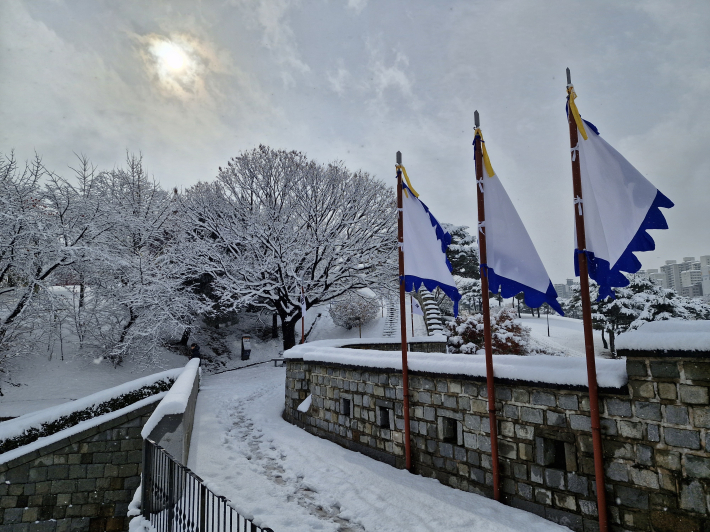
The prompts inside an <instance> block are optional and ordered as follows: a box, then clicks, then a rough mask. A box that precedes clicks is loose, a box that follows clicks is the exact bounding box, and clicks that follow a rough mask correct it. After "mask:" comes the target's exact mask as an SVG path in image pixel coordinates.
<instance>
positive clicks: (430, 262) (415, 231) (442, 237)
mask: <svg viewBox="0 0 710 532" xmlns="http://www.w3.org/2000/svg"><path fill="white" fill-rule="evenodd" d="M402 210H403V216H402V219H403V238H404V243H403V244H402V248H403V251H404V289H405V291H407V292H416V291H417V290H419V288H421V286H422V285H424V286H425V287H426V289H427V290H429V291H430V292H433V291H434V290H436V289H437V288H439V289H440V290H441V291H442V292H444V294H446V295H447V296H448V297H449V298H450V299H451V300H452V301H453V302H454V315H458V311H459V310H458V309H459V300H460V299H461V294H459V291H458V289H457V288H456V283H454V277H453V275H451V271H452V270H453V268H452V266H451V263H450V262H449V259H447V258H446V249H447V248H448V247H449V244H451V235H450V234H449V233H447V232H446V231H444V229H443V228H442V227H441V224H440V223H439V222H438V221H437V220H436V218H434V215H433V214H431V212H430V211H429V208H428V207H427V206H426V205H424V203H422V202H421V201H420V200H419V198H418V197H417V196H416V195H415V194H414V193H413V192H412V190H411V188H409V187H408V186H407V185H405V184H404V183H402Z"/></svg>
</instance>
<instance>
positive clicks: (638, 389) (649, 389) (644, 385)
mask: <svg viewBox="0 0 710 532" xmlns="http://www.w3.org/2000/svg"><path fill="white" fill-rule="evenodd" d="M629 388H630V390H631V394H632V395H631V396H632V397H633V398H634V399H642V398H645V399H652V398H653V397H654V396H655V392H654V390H653V383H652V382H647V381H629Z"/></svg>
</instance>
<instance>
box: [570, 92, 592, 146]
mask: <svg viewBox="0 0 710 532" xmlns="http://www.w3.org/2000/svg"><path fill="white" fill-rule="evenodd" d="M567 94H568V95H569V100H568V102H569V110H570V112H571V113H572V116H574V121H575V123H576V124H577V129H578V130H579V132H580V133H581V134H582V138H583V139H584V140H587V130H586V129H585V128H584V121H582V117H581V116H580V115H579V111H578V110H577V105H576V104H575V103H574V99H575V98H576V97H577V93H576V92H574V87H573V86H572V85H569V86H568V87H567Z"/></svg>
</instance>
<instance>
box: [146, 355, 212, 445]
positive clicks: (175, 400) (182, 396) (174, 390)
mask: <svg viewBox="0 0 710 532" xmlns="http://www.w3.org/2000/svg"><path fill="white" fill-rule="evenodd" d="M199 370H200V359H199V358H193V359H192V360H190V362H188V363H187V365H185V369H184V371H183V372H182V373H181V374H180V376H179V377H178V378H177V380H176V381H175V384H173V385H172V386H171V387H170V390H168V393H167V394H166V395H165V397H163V400H162V401H160V404H159V405H158V406H157V407H156V409H155V410H154V411H153V413H152V414H151V416H150V418H148V421H146V424H145V425H144V426H143V430H141V436H143V438H144V439H145V438H147V437H148V436H150V433H151V432H153V429H154V428H155V427H156V425H157V424H158V423H159V422H160V420H161V419H163V417H164V416H168V415H172V414H184V413H185V409H186V408H187V403H188V401H189V400H190V394H191V393H192V387H193V385H194V383H195V377H197V372H198V371H199Z"/></svg>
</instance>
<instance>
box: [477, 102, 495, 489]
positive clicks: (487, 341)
mask: <svg viewBox="0 0 710 532" xmlns="http://www.w3.org/2000/svg"><path fill="white" fill-rule="evenodd" d="M474 116H475V120H476V128H475V129H476V130H475V137H474V139H473V153H474V159H475V161H476V182H477V183H478V187H477V188H476V198H477V201H478V227H479V235H478V249H479V252H480V263H481V302H482V307H483V337H484V345H485V352H486V384H487V391H488V419H489V421H490V431H491V432H490V435H491V461H492V464H493V498H494V499H495V500H496V501H500V473H499V467H498V424H497V421H496V395H495V385H494V383H493V345H492V342H491V310H490V301H489V298H488V292H489V289H488V267H487V266H486V263H487V260H488V257H487V253H486V235H485V233H484V232H483V228H484V227H485V226H486V210H485V202H484V196H483V195H484V193H485V180H484V179H483V166H484V165H485V167H486V173H487V174H488V177H493V176H494V175H495V172H493V167H492V166H491V161H490V159H489V158H488V152H487V151H486V144H485V142H484V141H483V134H482V133H481V129H480V127H479V119H478V111H476V112H475V114H474Z"/></svg>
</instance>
